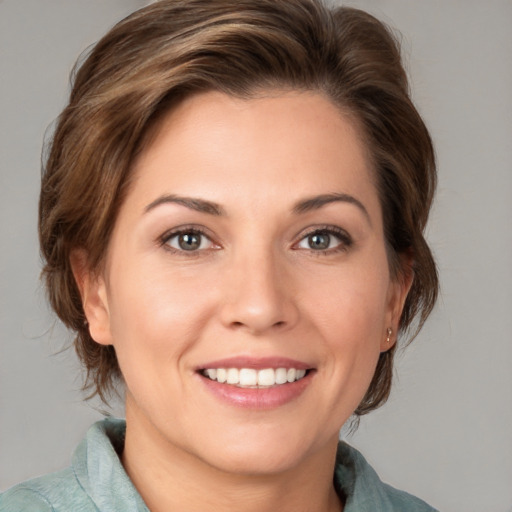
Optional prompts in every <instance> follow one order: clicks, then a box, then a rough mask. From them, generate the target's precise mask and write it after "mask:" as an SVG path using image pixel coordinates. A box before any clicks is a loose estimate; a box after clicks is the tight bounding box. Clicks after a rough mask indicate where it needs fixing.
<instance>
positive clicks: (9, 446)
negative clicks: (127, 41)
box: [0, 0, 512, 512]
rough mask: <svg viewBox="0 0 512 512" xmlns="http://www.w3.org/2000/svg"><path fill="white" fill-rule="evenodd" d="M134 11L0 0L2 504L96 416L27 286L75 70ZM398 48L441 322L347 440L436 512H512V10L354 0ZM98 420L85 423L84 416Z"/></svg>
mask: <svg viewBox="0 0 512 512" xmlns="http://www.w3.org/2000/svg"><path fill="white" fill-rule="evenodd" d="M145 3H148V2H144V1H141V0H139V1H137V0H3V1H2V0H0V243H1V250H0V489H2V490H5V489H6V488H8V487H9V486H11V485H13V484H14V483H16V482H19V481H20V480H23V479H26V478H29V477H32V476H35V475H39V474H42V473H45V472H48V471H51V470H56V469H58V468H60V467H63V466H65V465H67V464H68V462H69V458H70V455H71V453H72V451H73V449H74V447H75V445H76V444H77V442H78V441H79V440H80V439H81V437H82V436H83V434H84V433H85V431H86V429H87V427H88V426H89V424H90V423H91V422H92V421H94V420H96V419H98V418H100V417H101V414H100V412H99V410H97V409H100V408H101V406H100V405H99V404H98V403H97V402H94V401H93V402H92V403H90V404H86V403H84V402H83V401H82V398H83V395H82V393H81V392H80V391H79V389H80V384H81V376H80V370H79V367H78V365H77V363H76V360H75V357H74V354H73V351H72V350H67V351H64V352H61V350H62V348H63V347H64V346H65V345H66V344H67V343H69V341H70V337H69V335H68V334H67V333H66V332H65V331H64V330H63V329H62V327H61V326H59V325H58V323H55V322H54V320H53V317H52V316H51V314H49V312H48V310H47V307H46V305H45V300H44V294H43V292H42V290H41V287H40V285H39V282H38V274H39V268H40V262H39V256H38V247H37V234H36V210H37V197H38V186H39V167H40V150H41V141H42V138H43V134H44V131H45V129H46V127H47V126H48V125H49V124H50V122H51V121H52V120H53V119H54V118H55V117H56V116H57V115H58V113H59V111H60V109H61V108H62V107H63V106H64V103H65V99H66V95H67V92H68V74H69V71H70V69H71V66H72V65H73V63H74V61H75V58H76V57H77V56H78V54H79V53H80V52H81V51H82V50H83V49H84V48H86V47H87V46H88V45H89V44H91V43H92V42H94V41H95V40H97V38H98V37H99V36H101V35H102V34H103V33H104V32H105V31H106V30H107V29H108V28H109V27H110V26H111V25H112V24H113V23H114V22H115V21H117V20H119V19H120V18H121V17H123V16H124V15H126V14H128V13H129V12H130V11H131V10H133V9H135V8H137V7H140V6H142V5H144V4H145ZM346 3H348V4H350V5H354V6H357V7H361V8H364V9H367V10H369V11H370V12H373V13H374V14H376V15H377V16H378V17H379V18H381V19H382V20H384V21H387V22H389V23H390V24H391V25H393V26H395V27H397V28H398V29H399V30H400V31H401V32H402V34H403V50H404V56H405V60H406V63H407V68H408V69H409V71H410V74H411V76H412V83H413V93H414V98H415V101H416V103H417V105H418V107H419V110H420V112H421V113H422V114H423V116H424V118H425V120H426V122H427V124H428V126H429V128H430V130H431V132H432V135H433V138H434V140H435V143H436V148H437V154H438V161H439V178H440V182H439V192H438V196H437V200H436V203H435V207H434V211H433V212H432V217H431V222H430V225H429V240H430V242H431V245H432V247H433V250H434V252H435V254H436V256H437V259H438V263H439V269H440V274H441V282H442V295H441V299H440V301H439V304H438V307H437V309H436V311H435V312H434V314H433V315H432V317H431V319H430V320H429V322H428V325H427V326H426V327H425V329H424V331H423V332H422V333H421V335H420V336H419V337H418V339H417V340H416V341H415V342H414V344H413V345H412V346H411V347H409V349H408V350H407V351H405V352H404V353H403V355H401V357H400V358H399V364H398V369H397V374H398V379H397V381H396V385H395V388H394V392H393V395H392V397H391V399H390V401H389V403H388V404H387V405H386V406H385V407H384V408H383V409H381V410H379V411H377V412H375V413H373V414H371V415H370V416H368V417H367V418H365V419H363V421H362V422H361V426H360V428H359V430H358V432H357V433H356V434H355V435H353V436H352V437H351V438H350V439H349V441H350V442H351V443H352V444H354V445H355V446H356V447H358V448H360V449H362V451H363V453H364V454H365V455H366V456H367V458H368V459H369V461H370V462H371V463H372V464H373V465H374V467H375V468H376V469H377V471H378V472H379V474H380V475H381V477H382V478H383V479H384V480H386V481H388V482H390V483H391V484H393V485H394V486H396V487H399V488H403V489H406V490H408V491H409V492H411V493H413V494H417V495H419V496H421V497H422V498H424V499H425V500H427V501H429V502H430V503H431V504H433V505H435V506H436V507H438V508H440V509H441V510H443V511H445V512H460V511H465V512H471V511H475V512H476V511H482V510H484V511H486V512H506V511H510V510H512V508H511V507H512V436H511V431H512V428H511V427H512V372H511V370H510V368H511V364H512V343H511V342H512V334H511V333H512V232H511V231H512V230H511V224H512V223H511V219H512V137H511V135H512V2H511V1H509V0H490V1H487V2H482V1H475V0H459V1H457V0H444V1H443V0H429V1H420V0H418V1H405V0H381V1H379V0H373V1H372V0H353V1H349V2H346ZM95 407H96V408H95Z"/></svg>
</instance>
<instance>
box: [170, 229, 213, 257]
mask: <svg viewBox="0 0 512 512" xmlns="http://www.w3.org/2000/svg"><path fill="white" fill-rule="evenodd" d="M166 243H167V245H168V246H169V247H172V248H173V249H176V250H178V251H186V252H193V251H198V250H200V249H206V248H208V247H209V246H210V245H211V241H210V240H209V239H208V237H206V236H205V235H203V234H202V233H198V232H195V231H186V232H183V233H176V234H175V235H173V236H171V237H170V238H169V239H168V240H167V242H166Z"/></svg>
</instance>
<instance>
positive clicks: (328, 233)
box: [297, 227, 352, 252]
mask: <svg viewBox="0 0 512 512" xmlns="http://www.w3.org/2000/svg"><path fill="white" fill-rule="evenodd" d="M350 245H352V239H351V238H350V236H349V235H348V234H347V233H346V232H345V231H343V230H342V229H339V228H334V227H329V228H322V229H316V230H314V231H311V232H310V233H308V234H307V235H306V236H305V237H304V238H302V239H301V240H300V241H299V243H298V244H297V248H299V249H307V250H310V251H315V252H337V251H341V250H346V249H347V248H348V247H350Z"/></svg>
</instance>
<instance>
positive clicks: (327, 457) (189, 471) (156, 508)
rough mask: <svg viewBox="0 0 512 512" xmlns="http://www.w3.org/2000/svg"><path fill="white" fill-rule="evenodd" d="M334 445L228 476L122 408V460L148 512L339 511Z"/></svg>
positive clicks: (142, 419)
mask: <svg viewBox="0 0 512 512" xmlns="http://www.w3.org/2000/svg"><path fill="white" fill-rule="evenodd" d="M148 432H151V435H148ZM336 444H337V439H335V440H333V442H332V443H329V446H328V447H326V448H325V449H324V450H322V451H320V452H319V453H315V454H313V455H311V456H309V457H307V458H306V459H305V460H304V461H303V462H301V464H300V465H299V466H297V467H293V468H291V469H288V470H286V471H282V472H279V473H272V474H256V475H255V474H240V473H229V472H227V471H223V470H220V469H218V468H216V467H214V466H212V465H210V464H208V463H206V462H205V461H203V460H200V459H198V457H196V456H195V455H194V454H191V453H189V452H187V451H185V450H183V449H181V448H180V447H177V446H175V445H173V444H172V443H170V442H169V441H168V440H166V439H165V438H163V436H162V435H161V434H160V433H159V432H158V431H157V430H156V429H155V427H154V426H153V425H152V424H150V422H149V421H148V420H147V419H146V418H140V417H139V416H131V415H130V413H129V409H127V429H126V440H125V448H124V452H123V456H122V462H123V465H124V467H125V470H126V472H127V473H128V475H129V477H130V478H131V480H132V482H133V484H134V485H135V487H136V488H137V490H138V491H139V493H140V494H141V496H142V498H143V499H144V501H145V503H146V504H147V506H148V508H149V509H150V510H151V512H163V511H168V510H180V512H199V511H201V512H202V511H203V510H205V509H210V510H215V511H216V512H224V511H226V512H227V511H230V512H231V511H232V510H237V512H266V511H269V512H270V511H272V512H273V511H275V510H279V511H281V512H292V511H297V510H300V511H304V512H340V511H341V510H342V505H341V503H340V500H339V498H338V496H337V494H336V491H335V489H334V486H333V473H334V464H335V456H336Z"/></svg>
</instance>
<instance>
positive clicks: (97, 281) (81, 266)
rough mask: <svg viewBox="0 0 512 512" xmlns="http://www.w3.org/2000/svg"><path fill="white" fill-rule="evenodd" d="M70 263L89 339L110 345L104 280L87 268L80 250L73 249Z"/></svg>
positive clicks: (84, 257)
mask: <svg viewBox="0 0 512 512" xmlns="http://www.w3.org/2000/svg"><path fill="white" fill-rule="evenodd" d="M70 263H71V268H72V270H73V276H74V278H75V282H76V284H77V287H78V290H79V291H80V297H81V298H82V307H83V309H84V313H85V317H86V318H87V323H88V325H89V333H90V335H91V338H92V339H93V340H94V341H96V342H97V343H100V344H101V345H111V344H112V336H111V332H110V314H109V309H108V296H107V289H106V284H105V279H104V278H103V276H102V275H100V274H98V273H96V272H94V271H92V270H91V269H90V268H89V265H88V262H87V253H86V252H85V251H84V250H82V249H75V250H73V251H72V252H71V255H70Z"/></svg>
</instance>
